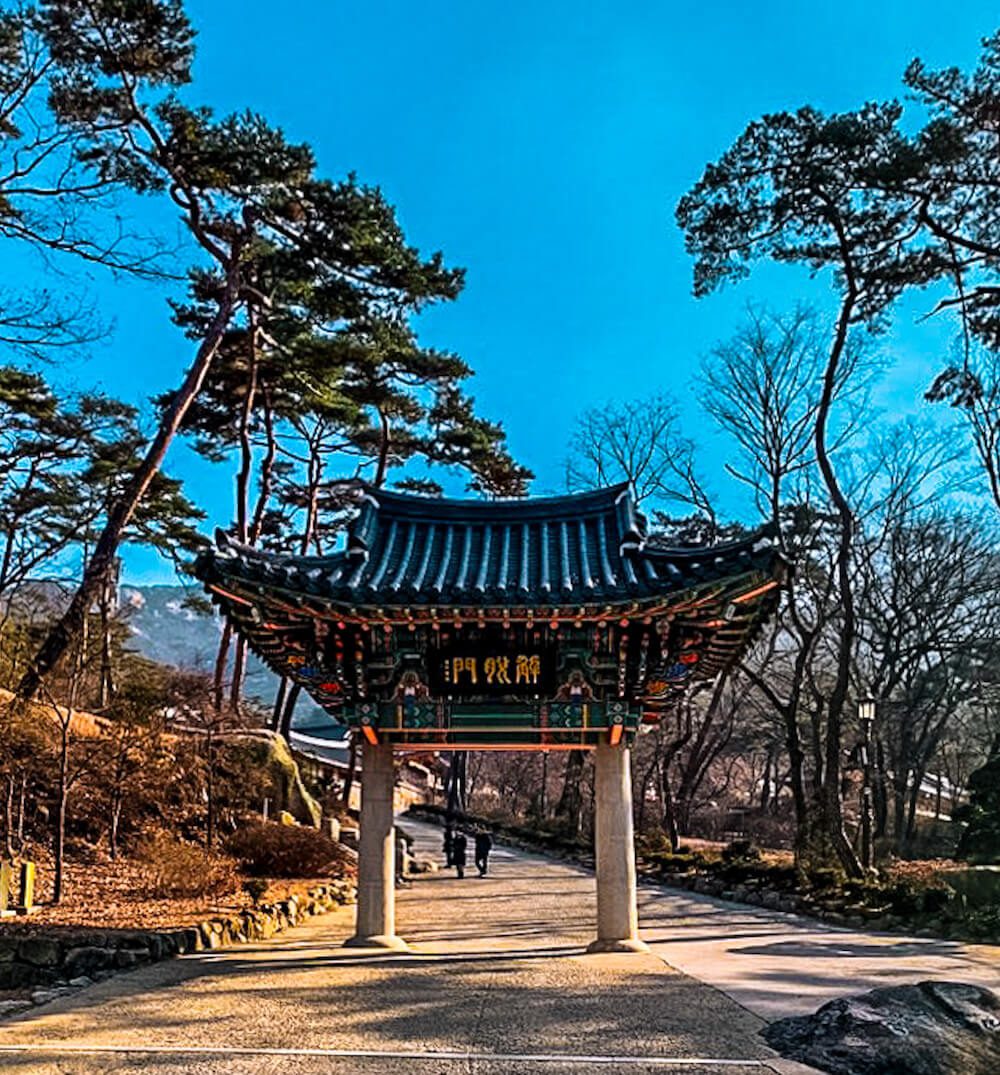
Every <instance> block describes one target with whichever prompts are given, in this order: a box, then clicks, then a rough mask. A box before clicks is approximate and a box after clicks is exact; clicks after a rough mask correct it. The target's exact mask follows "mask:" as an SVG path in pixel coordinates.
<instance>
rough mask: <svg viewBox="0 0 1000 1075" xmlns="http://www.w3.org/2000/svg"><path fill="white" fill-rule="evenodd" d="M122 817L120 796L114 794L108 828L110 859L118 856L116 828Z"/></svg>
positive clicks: (113, 859) (117, 828)
mask: <svg viewBox="0 0 1000 1075" xmlns="http://www.w3.org/2000/svg"><path fill="white" fill-rule="evenodd" d="M121 819H122V797H121V795H119V794H117V793H116V794H115V796H114V798H113V800H112V803H111V825H110V827H109V829H108V854H109V855H110V856H111V861H112V862H114V861H115V860H116V859H117V858H118V830H119V827H120V825H121Z"/></svg>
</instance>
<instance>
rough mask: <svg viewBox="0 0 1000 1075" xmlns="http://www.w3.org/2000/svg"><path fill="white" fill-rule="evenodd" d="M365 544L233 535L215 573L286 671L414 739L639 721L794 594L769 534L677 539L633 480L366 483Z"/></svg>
mask: <svg viewBox="0 0 1000 1075" xmlns="http://www.w3.org/2000/svg"><path fill="white" fill-rule="evenodd" d="M359 501H360V502H359V508H358V512H357V515H356V517H355V519H354V521H353V523H352V524H351V526H350V528H349V531H348V534H347V541H346V548H345V549H344V550H343V551H341V552H336V553H333V554H331V555H329V556H317V557H309V556H285V555H277V554H272V553H267V552H263V551H260V550H257V549H250V548H246V547H244V546H241V545H238V544H236V543H234V542H233V541H231V540H229V539H227V538H226V537H225V536H224V535H221V534H220V535H219V536H218V544H217V547H216V548H214V549H212V550H211V551H209V552H207V553H205V554H203V555H202V556H201V557H200V558H199V560H198V563H197V566H196V572H197V574H198V576H199V578H200V579H201V580H202V581H203V583H204V584H205V586H206V588H207V589H208V590H209V592H210V593H211V594H212V596H213V598H214V600H215V601H216V603H217V604H218V605H219V607H220V608H221V610H222V612H223V613H224V614H225V615H226V616H228V617H229V619H230V620H231V622H232V623H233V625H234V627H235V628H236V629H237V630H238V631H239V632H240V633H241V634H242V635H243V636H244V637H245V638H246V639H247V640H248V642H249V644H250V646H251V647H252V648H253V650H254V651H255V652H256V653H257V654H258V655H259V656H260V657H261V658H262V659H263V660H264V661H265V662H266V663H267V664H268V665H269V666H270V667H271V668H272V669H273V670H274V671H275V672H276V673H277V674H278V675H281V676H287V677H289V678H290V679H292V680H294V681H295V682H297V683H299V684H301V685H302V687H303V688H304V689H305V690H307V691H308V692H309V694H310V695H311V696H312V697H313V698H314V699H315V700H316V701H317V702H318V703H319V704H320V705H321V706H323V707H324V708H325V709H326V710H327V711H328V712H329V713H330V714H331V715H332V716H333V717H335V718H337V719H338V720H340V721H343V722H344V723H346V724H349V725H351V726H353V727H356V728H360V730H361V731H362V732H363V733H364V735H365V736H366V737H367V738H368V739H369V740H371V741H372V742H389V743H391V744H392V745H393V747H394V748H396V749H401V750H421V751H427V750H438V749H448V750H450V749H456V748H469V749H481V748H490V747H493V748H502V749H512V748H517V747H520V748H522V749H546V750H551V749H560V748H563V749H569V748H580V747H592V746H594V745H595V744H596V743H598V742H600V741H611V742H617V741H619V740H621V739H622V738H623V737H626V738H627V737H631V736H632V735H633V734H634V733H635V731H636V729H637V728H638V726H639V725H640V723H642V722H655V721H657V720H658V719H659V718H660V716H661V714H662V713H663V712H664V711H665V709H666V708H667V707H669V706H670V705H671V704H673V702H674V701H675V700H676V698H677V697H678V694H679V692H681V691H683V690H684V689H685V687H686V686H687V685H688V684H689V683H691V682H692V681H695V680H698V679H707V678H712V677H714V676H716V675H717V674H718V673H719V672H720V671H721V670H722V669H723V668H724V667H725V666H726V665H727V664H728V663H729V662H731V661H733V660H734V659H736V658H737V657H738V655H739V654H740V653H741V652H742V650H743V649H744V648H745V647H746V645H747V644H748V643H749V641H750V640H751V638H752V637H753V635H754V633H755V631H756V629H757V628H758V626H759V624H760V623H761V622H762V621H763V620H764V619H765V618H766V616H767V615H768V614H769V613H770V611H771V610H772V608H773V606H774V602H775V600H776V590H777V580H778V572H779V568H780V562H779V559H778V556H777V553H776V550H775V548H774V543H773V542H772V541H771V539H770V538H769V537H768V536H767V535H766V534H764V533H758V534H755V535H752V536H750V537H748V538H747V539H745V540H742V541H738V542H733V543H730V544H725V545H712V546H700V547H683V548H664V547H661V546H659V545H656V544H653V543H651V542H649V541H648V540H647V528H646V522H645V519H644V518H643V516H642V515H641V514H640V513H639V512H638V511H637V510H636V508H635V503H634V500H633V498H632V496H631V494H630V492H629V490H628V488H627V486H617V487H613V488H609V489H599V490H595V491H593V492H588V493H582V494H575V495H570V496H562V497H551V498H544V499H528V500H500V501H477V500H445V499H435V498H431V497H421V496H412V495H404V494H401V493H391V492H386V491H384V490H381V489H380V490H374V489H370V488H367V487H362V489H361V491H360V494H359Z"/></svg>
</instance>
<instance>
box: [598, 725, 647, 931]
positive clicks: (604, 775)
mask: <svg viewBox="0 0 1000 1075" xmlns="http://www.w3.org/2000/svg"><path fill="white" fill-rule="evenodd" d="M594 782H595V788H594V792H595V795H594V798H595V814H594V842H595V856H596V859H597V940H596V941H594V942H593V943H592V944H591V945H590V947H589V949H588V951H590V952H645V951H648V949H647V947H646V945H645V944H644V943H643V942H642V941H641V940H640V939H639V912H638V907H637V904H636V887H635V842H634V833H633V829H632V766H631V758H630V751H629V749H628V747H627V746H625V744H624V743H618V744H616V745H614V746H612V745H611V744H610V743H601V744H599V745H598V746H597V749H596V751H595V754H594Z"/></svg>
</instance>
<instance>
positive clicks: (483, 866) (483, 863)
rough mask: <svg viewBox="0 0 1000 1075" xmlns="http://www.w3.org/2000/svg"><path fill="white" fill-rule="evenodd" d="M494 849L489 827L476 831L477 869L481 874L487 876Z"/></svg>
mask: <svg viewBox="0 0 1000 1075" xmlns="http://www.w3.org/2000/svg"><path fill="white" fill-rule="evenodd" d="M492 850H493V837H492V836H491V835H490V830H489V829H480V830H479V831H478V832H477V833H476V869H477V870H479V876H480V877H485V876H486V870H487V868H488V867H489V864H490V852H491V851H492Z"/></svg>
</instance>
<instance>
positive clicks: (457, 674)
mask: <svg viewBox="0 0 1000 1075" xmlns="http://www.w3.org/2000/svg"><path fill="white" fill-rule="evenodd" d="M450 663H451V681H452V683H455V684H456V685H457V684H459V683H461V677H462V676H463V675H465V676H467V677H468V681H469V683H478V682H479V678H478V675H477V670H476V658H475V657H453V658H452V660H451V662H450Z"/></svg>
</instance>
